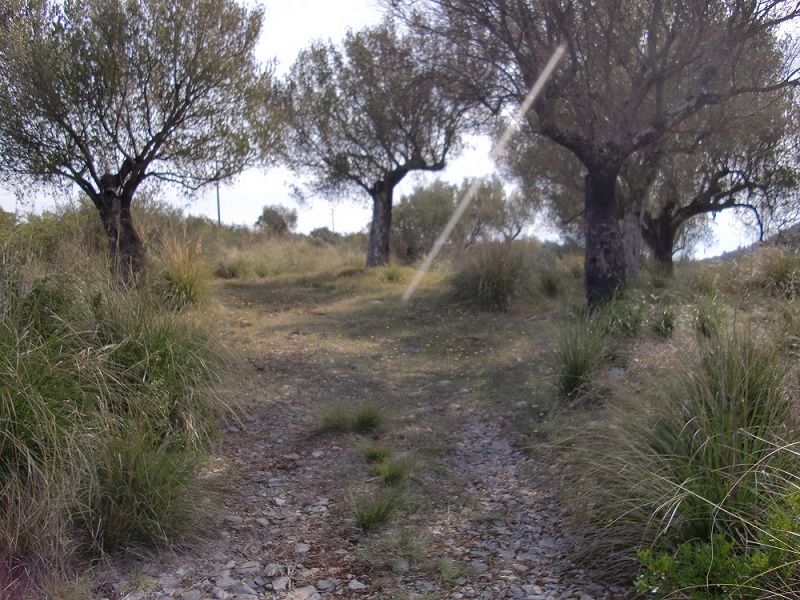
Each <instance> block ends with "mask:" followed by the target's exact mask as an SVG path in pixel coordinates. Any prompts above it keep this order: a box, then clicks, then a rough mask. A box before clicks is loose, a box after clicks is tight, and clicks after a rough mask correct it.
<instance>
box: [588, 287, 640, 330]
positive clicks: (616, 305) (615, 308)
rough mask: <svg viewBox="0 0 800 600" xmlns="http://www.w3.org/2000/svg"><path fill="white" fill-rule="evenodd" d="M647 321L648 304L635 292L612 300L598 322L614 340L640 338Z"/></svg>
mask: <svg viewBox="0 0 800 600" xmlns="http://www.w3.org/2000/svg"><path fill="white" fill-rule="evenodd" d="M646 320H647V303H646V302H645V300H644V299H643V298H642V297H641V296H639V295H638V294H635V293H633V292H631V293H629V294H627V295H621V296H617V297H615V298H613V299H611V300H610V301H609V302H608V303H607V304H606V305H605V306H604V307H603V311H602V313H601V314H600V315H599V316H598V317H597V322H598V324H599V326H600V327H602V328H603V330H604V331H605V333H606V334H607V335H608V336H610V337H612V338H617V339H620V338H633V337H636V336H638V335H639V334H640V333H641V332H642V329H643V327H644V324H645V322H646Z"/></svg>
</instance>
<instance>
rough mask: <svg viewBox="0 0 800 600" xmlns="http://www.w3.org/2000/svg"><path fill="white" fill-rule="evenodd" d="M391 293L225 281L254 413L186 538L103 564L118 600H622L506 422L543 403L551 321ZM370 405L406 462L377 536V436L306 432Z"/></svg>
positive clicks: (224, 302)
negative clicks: (585, 567) (584, 566)
mask: <svg viewBox="0 0 800 600" xmlns="http://www.w3.org/2000/svg"><path fill="white" fill-rule="evenodd" d="M396 296H397V294H396V291H395V290H392V289H389V290H387V289H386V286H385V285H384V286H382V287H380V288H378V287H376V288H374V289H372V288H369V289H366V290H365V289H363V287H354V285H341V284H326V283H325V281H321V282H316V283H315V282H314V281H312V282H310V283H309V282H302V285H297V283H294V284H288V283H287V284H286V285H285V286H283V287H281V286H279V285H276V284H274V283H273V284H272V285H259V284H240V285H229V286H227V287H225V288H223V289H221V291H220V297H221V306H220V307H219V308H218V309H217V310H215V311H212V312H213V316H214V318H215V319H217V320H218V321H220V322H221V324H222V327H223V329H224V331H225V335H226V336H227V337H228V339H229V343H230V345H231V346H232V348H233V349H234V350H235V351H236V352H237V353H238V354H239V355H240V356H241V357H242V361H243V364H244V369H243V371H244V377H243V382H242V383H241V385H239V386H237V388H236V389H235V390H234V391H233V394H234V395H235V396H236V399H237V400H238V401H240V402H241V403H242V404H244V406H245V407H246V409H245V410H244V412H243V414H244V415H245V416H244V417H243V418H242V422H241V423H240V424H238V425H235V424H234V425H231V426H230V427H229V429H228V431H226V432H225V434H224V436H223V440H222V443H221V444H220V447H219V451H218V454H217V456H216V457H215V458H214V460H213V463H212V465H211V468H210V470H209V473H208V486H209V489H213V490H217V491H218V492H219V493H220V494H221V498H223V505H224V509H223V510H222V511H221V512H220V513H219V514H217V515H215V517H214V518H213V519H212V520H211V521H210V523H209V525H208V526H206V527H205V529H207V532H206V533H207V535H206V536H205V539H204V540H203V541H202V542H201V543H197V544H194V545H193V547H192V548H190V549H188V550H184V551H182V552H177V553H172V554H164V555H162V556H160V557H158V558H154V557H148V558H145V559H142V560H141V561H138V562H136V564H134V565H130V564H127V565H126V567H125V573H124V574H119V573H117V572H116V571H115V570H114V569H112V570H110V571H109V573H108V574H107V577H108V579H109V584H108V586H107V587H106V589H107V590H108V592H107V596H108V597H114V596H116V597H117V598H126V599H127V600H143V599H148V600H149V599H161V598H182V599H184V600H198V599H201V598H219V599H225V598H231V599H239V600H245V599H247V600H255V599H256V598H291V599H294V600H301V599H312V598H385V599H397V600H401V599H405V598H408V599H411V598H421V599H422V598H426V599H433V598H442V599H443V598H484V599H494V598H528V599H546V598H547V599H561V598H563V599H568V598H575V599H579V600H590V599H600V598H611V597H619V596H621V595H622V592H623V590H619V589H612V588H609V587H608V586H605V585H603V584H602V583H599V582H597V581H593V580H592V578H591V577H590V576H589V575H588V574H586V573H584V572H583V571H582V570H581V569H579V568H577V567H575V566H574V565H573V564H571V563H570V562H569V561H568V560H567V558H568V556H570V555H571V554H573V552H574V550H575V548H574V543H575V542H574V540H571V539H570V538H569V537H568V536H567V535H566V534H565V532H564V531H563V529H562V527H561V523H560V521H559V519H558V517H557V516H556V515H557V511H556V509H555V505H554V502H555V499H554V496H553V494H552V493H551V490H549V489H546V487H547V486H546V484H545V485H543V483H542V482H543V481H544V480H545V479H546V477H544V475H543V474H545V473H547V472H548V467H547V466H546V465H544V464H542V463H541V462H540V461H541V459H537V458H535V457H534V456H533V455H532V454H531V453H530V452H527V451H525V450H524V449H523V448H522V447H521V445H523V444H526V443H529V442H528V441H526V440H525V439H524V438H521V437H520V436H519V434H518V433H516V432H518V430H519V428H518V427H513V426H511V425H510V423H511V422H514V421H516V422H519V418H523V417H524V418H527V417H528V416H529V413H531V412H532V411H533V412H535V410H536V406H535V392H534V388H536V387H537V386H538V387H540V386H541V384H540V383H537V381H536V377H535V374H531V373H528V370H529V369H528V368H526V367H524V365H530V364H531V363H532V361H533V362H535V361H536V359H537V357H539V358H541V356H540V354H541V350H540V349H539V348H538V347H537V345H536V344H534V343H532V342H531V340H532V339H535V335H537V334H535V333H534V330H535V331H539V334H541V325H540V324H537V323H532V322H530V321H529V320H525V319H523V318H521V317H514V316H485V317H484V316H481V317H476V316H472V315H468V314H467V315H465V314H461V313H457V312H454V311H449V312H448V311H442V310H440V309H433V308H431V306H429V305H427V304H425V303H422V304H419V305H417V306H416V307H413V308H407V307H402V306H400V305H399V304H398V303H397V301H396ZM509 366H510V367H509ZM365 403H368V404H370V405H374V406H377V407H379V408H380V410H381V411H382V412H384V413H385V414H386V415H387V423H386V424H385V425H384V426H383V427H382V428H381V429H380V430H379V431H378V432H376V433H374V434H372V435H371V436H369V438H370V439H371V440H372V441H373V442H375V443H380V444H383V445H386V446H391V447H392V448H394V451H395V453H396V454H397V455H398V456H400V457H402V458H404V459H405V460H406V461H407V462H408V463H409V464H413V468H412V470H411V477H410V479H409V480H408V482H407V484H406V485H405V486H404V487H403V491H402V493H398V497H399V498H402V504H401V505H400V508H399V510H397V512H396V513H395V514H394V515H393V517H392V519H391V520H390V521H389V522H388V523H387V524H386V525H384V526H383V527H380V528H378V529H376V531H374V532H370V533H368V534H364V533H362V532H360V531H358V530H357V528H356V527H355V526H354V519H353V506H354V505H355V504H356V503H357V502H359V501H360V500H361V499H364V498H371V497H379V496H380V495H381V494H383V493H384V492H385V490H384V488H385V486H383V485H382V484H381V482H380V481H379V480H378V478H376V477H375V476H374V474H373V473H372V472H371V471H370V466H369V464H367V462H366V460H365V459H364V456H363V453H362V447H363V445H364V443H365V442H366V441H367V440H368V437H367V436H358V435H354V434H333V433H329V434H324V435H314V434H313V432H314V430H315V428H316V427H317V426H318V425H319V423H320V419H321V415H322V414H324V412H325V411H326V410H329V409H330V408H331V407H332V406H345V407H348V406H350V407H357V406H363V405H364V404H365ZM512 411H516V413H515V412H512ZM543 488H545V489H543Z"/></svg>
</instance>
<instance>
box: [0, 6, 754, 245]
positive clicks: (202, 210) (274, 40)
mask: <svg viewBox="0 0 800 600" xmlns="http://www.w3.org/2000/svg"><path fill="white" fill-rule="evenodd" d="M264 5H265V19H264V30H263V32H262V39H261V42H260V43H259V46H258V57H259V59H261V60H263V61H268V60H274V61H275V62H276V73H277V74H278V75H279V76H280V75H283V74H284V73H285V72H286V71H287V69H288V68H289V66H290V65H291V64H292V62H293V61H294V59H295V57H296V56H297V53H298V52H299V51H300V50H301V49H302V48H304V47H305V46H307V45H308V43H309V42H311V41H312V40H316V39H323V40H328V39H331V40H333V41H339V40H341V39H342V38H343V37H344V35H345V33H346V32H347V30H348V29H354V30H355V29H360V28H362V27H364V26H367V25H370V24H374V23H376V22H378V21H379V20H380V18H381V9H380V5H379V3H378V1H377V0H264ZM467 146H468V147H467V148H466V149H465V151H464V152H463V153H462V154H461V155H460V156H458V157H455V158H453V159H451V160H450V161H449V163H450V164H449V165H448V167H447V168H446V169H445V170H444V171H443V172H441V173H439V174H435V175H431V174H426V175H425V176H424V181H432V180H433V179H435V178H437V177H441V178H442V179H445V180H447V181H450V182H453V183H458V182H460V181H461V180H462V179H463V178H464V177H475V176H483V175H488V174H489V173H491V171H492V169H493V163H492V162H491V160H490V159H489V158H488V155H489V149H490V142H489V140H487V139H484V138H476V139H474V140H472V141H471V142H470V143H469V144H467ZM422 177H423V176H413V175H409V176H408V177H407V178H406V179H405V180H404V181H403V182H402V183H401V184H400V186H399V187H398V190H397V193H396V197H399V196H400V195H402V194H403V193H408V192H409V191H410V190H411V189H412V187H413V185H414V184H415V183H417V182H419V181H421V180H422ZM292 181H293V177H292V174H291V173H290V172H289V171H288V170H287V169H285V168H272V169H269V170H259V169H250V170H248V171H246V172H244V173H243V174H242V175H241V176H239V177H238V178H237V180H236V181H234V182H232V183H230V184H224V185H222V186H221V187H220V199H221V200H220V205H221V214H222V221H223V222H224V223H231V224H240V225H252V224H253V223H255V221H256V219H257V218H258V215H259V214H260V213H261V207H262V206H264V205H265V204H283V205H285V206H291V207H295V208H297V213H298V230H299V231H301V232H304V233H307V232H309V231H311V230H312V229H314V228H316V227H329V228H335V230H336V231H338V232H353V231H359V230H362V229H364V228H366V227H367V225H368V224H369V220H370V207H369V197H368V196H367V195H366V193H365V192H363V191H360V190H353V192H352V193H351V194H350V195H349V197H348V198H347V199H342V200H341V201H339V202H336V203H333V204H331V203H329V202H327V201H325V200H321V199H317V200H312V201H310V202H308V203H306V204H305V205H303V206H297V204H296V202H295V201H294V200H293V199H292V197H291V194H290V184H291V183H292ZM165 197H166V198H167V199H168V200H169V201H170V202H171V203H174V204H175V205H177V206H180V207H182V208H183V209H184V211H185V212H186V213H187V214H195V215H206V216H208V217H211V218H213V219H216V216H217V206H216V191H215V189H214V188H213V187H212V188H208V189H206V190H204V191H201V192H200V193H199V194H197V195H196V196H195V197H193V198H189V199H187V198H186V197H184V196H182V195H180V194H178V193H175V192H172V191H166V192H165ZM53 203H54V200H53V199H52V198H51V197H49V196H47V195H46V194H44V193H41V194H33V195H30V196H26V197H25V199H24V200H23V201H22V202H21V203H18V202H17V199H16V198H15V197H14V195H13V194H12V193H10V192H8V191H4V190H2V189H0V207H2V208H3V209H4V210H7V211H14V210H18V211H19V212H21V213H25V212H29V211H34V212H40V211H42V210H46V209H47V208H49V207H52V206H53ZM134 218H135V217H134ZM717 224H718V225H717V227H716V229H717V238H718V239H717V241H716V243H714V244H712V245H711V246H710V247H708V248H705V249H703V248H699V249H698V254H699V255H700V256H711V255H715V254H719V253H721V252H725V251H728V250H733V249H736V248H737V247H739V246H740V245H747V244H750V243H752V241H754V238H755V235H750V232H745V231H744V230H742V229H741V228H740V227H737V226H735V224H734V222H733V219H731V218H730V216H729V215H726V214H722V215H719V216H718V218H717Z"/></svg>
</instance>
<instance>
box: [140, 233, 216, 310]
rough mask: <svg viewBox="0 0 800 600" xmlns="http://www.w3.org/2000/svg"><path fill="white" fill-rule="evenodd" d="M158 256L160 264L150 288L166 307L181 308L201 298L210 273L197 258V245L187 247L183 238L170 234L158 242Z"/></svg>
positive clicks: (192, 304)
mask: <svg viewBox="0 0 800 600" xmlns="http://www.w3.org/2000/svg"><path fill="white" fill-rule="evenodd" d="M161 260H162V262H163V265H164V268H163V271H162V272H161V273H159V274H158V276H157V278H156V280H155V282H154V285H153V289H154V291H155V293H156V295H157V296H158V297H159V298H160V299H161V300H162V301H163V302H164V303H165V304H166V306H167V307H169V308H170V309H172V310H182V309H184V308H186V307H189V306H196V305H198V304H200V303H201V302H202V301H203V300H205V298H206V297H207V295H208V287H209V279H210V274H209V272H208V270H207V269H206V267H205V264H204V263H203V262H202V260H201V257H200V250H199V247H198V246H195V247H191V246H189V245H188V244H187V241H186V240H178V239H176V238H170V239H168V240H165V241H164V242H163V243H162V250H161Z"/></svg>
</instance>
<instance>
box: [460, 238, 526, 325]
mask: <svg viewBox="0 0 800 600" xmlns="http://www.w3.org/2000/svg"><path fill="white" fill-rule="evenodd" d="M530 278H531V274H530V271H529V269H528V267H527V265H526V260H525V257H524V256H523V255H522V252H521V251H520V250H519V249H517V248H516V247H515V246H514V245H511V244H500V243H487V244H481V246H479V247H478V248H476V249H474V250H473V251H472V252H471V253H470V255H469V256H468V257H467V259H466V260H465V261H464V262H463V264H462V265H461V267H460V268H459V270H458V271H457V272H456V273H455V275H454V276H453V278H452V281H451V286H452V296H453V299H454V300H455V301H456V302H459V303H462V304H465V305H467V306H472V307H474V308H477V309H480V310H486V311H494V312H506V311H507V310H508V309H509V307H510V306H511V302H512V300H513V299H515V298H517V297H520V296H522V295H524V294H525V293H527V292H528V291H529V289H530V287H531V281H530Z"/></svg>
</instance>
